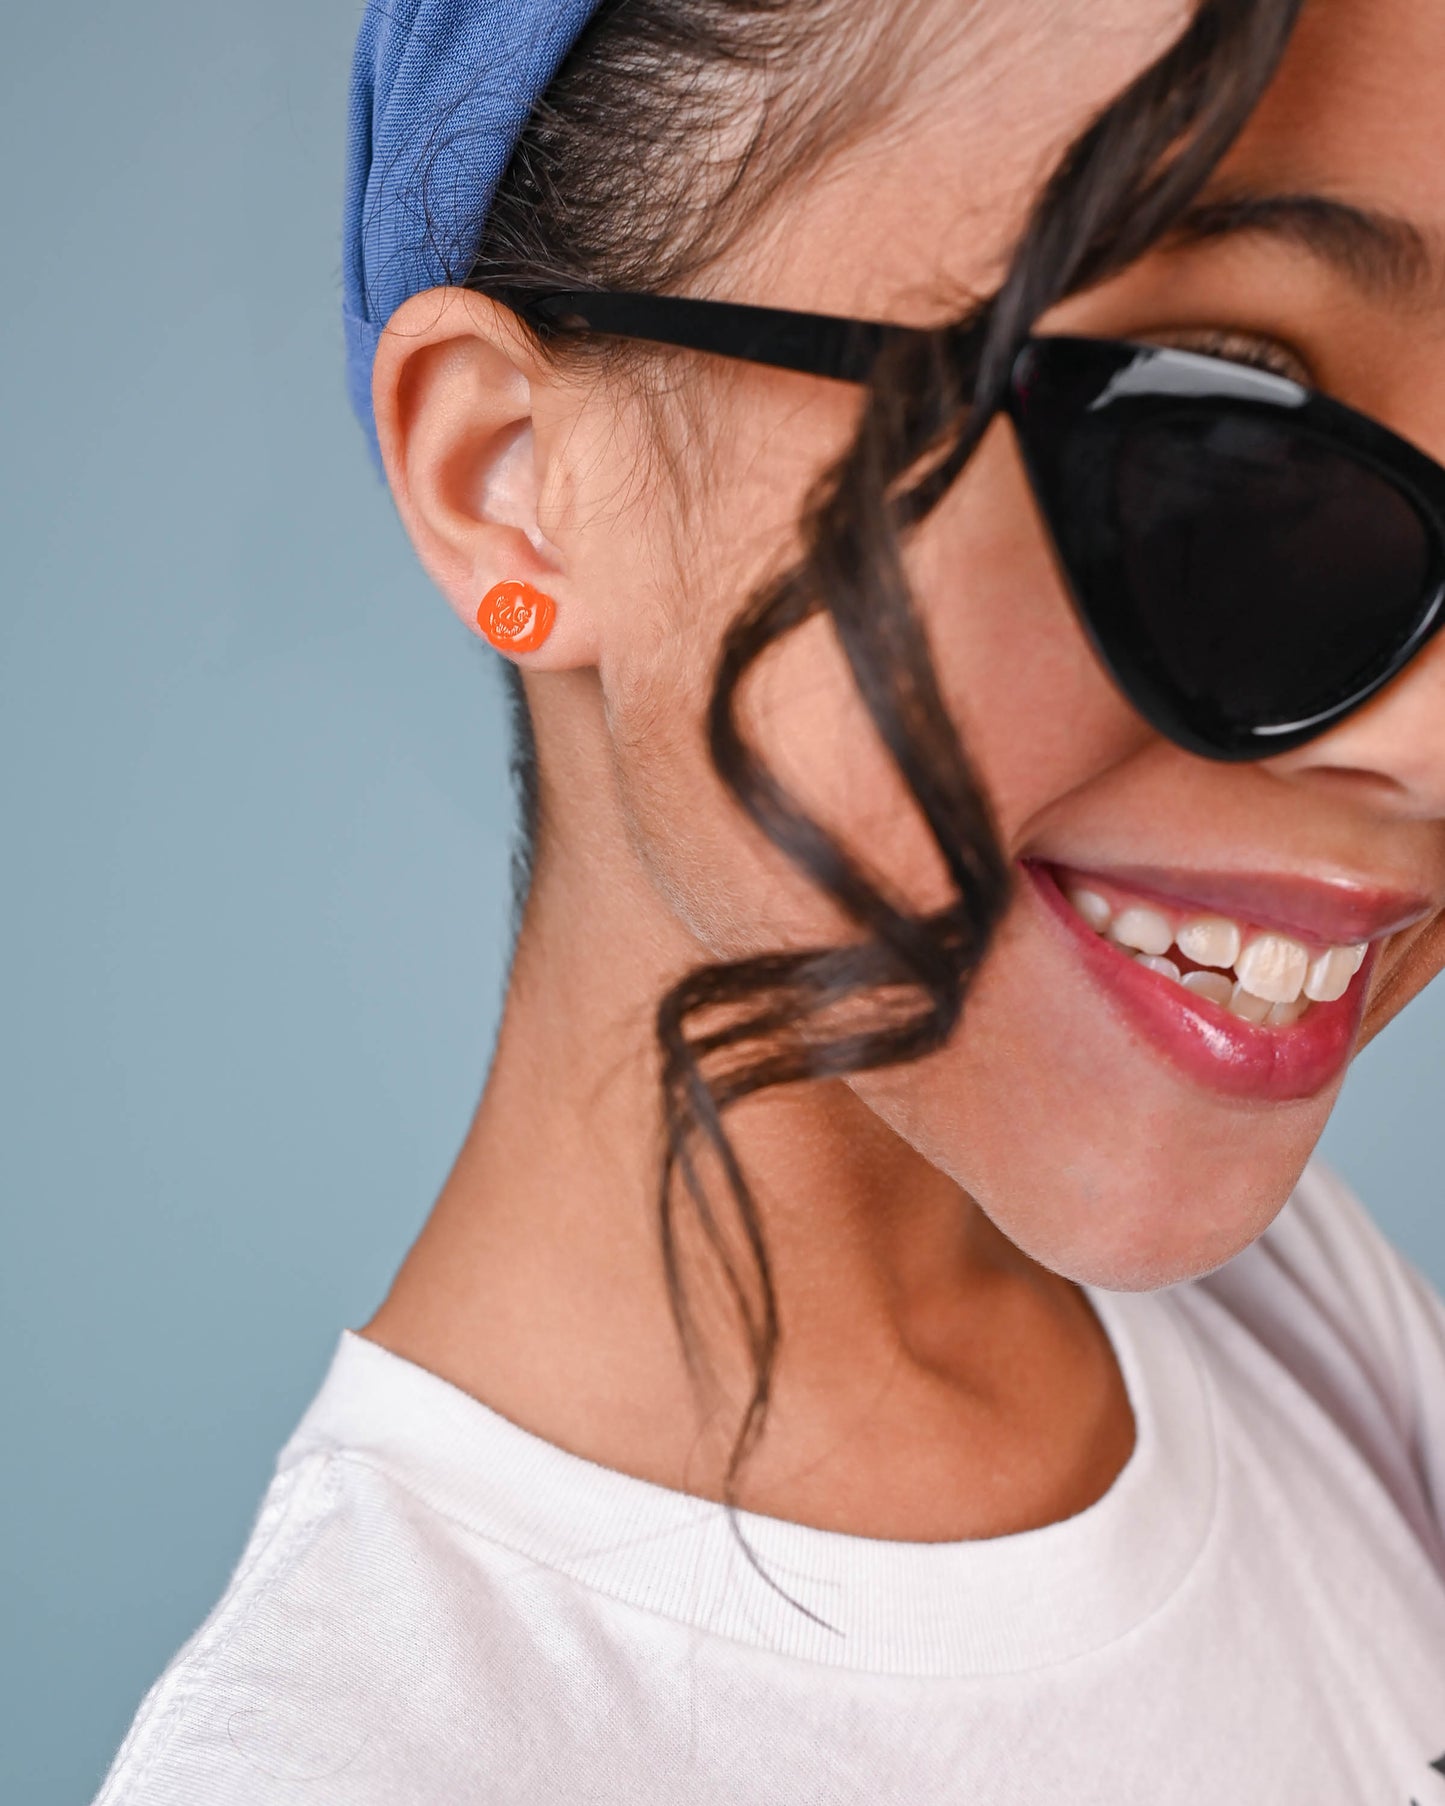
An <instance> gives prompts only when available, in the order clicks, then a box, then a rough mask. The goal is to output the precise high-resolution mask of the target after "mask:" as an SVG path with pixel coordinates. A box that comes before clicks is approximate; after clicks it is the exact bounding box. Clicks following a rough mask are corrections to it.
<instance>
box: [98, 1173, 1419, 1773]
mask: <svg viewBox="0 0 1445 1806" xmlns="http://www.w3.org/2000/svg"><path fill="white" fill-rule="evenodd" d="M1090 1297H1091V1299H1092V1301H1093V1303H1094V1305H1095V1307H1096V1309H1097V1310H1098V1312H1099V1315H1100V1318H1101V1320H1102V1322H1103V1324H1104V1326H1105V1328H1106V1330H1107V1332H1108V1334H1109V1336H1110V1338H1111V1339H1112V1341H1113V1344H1114V1347H1115V1349H1116V1351H1117V1353H1118V1357H1119V1361H1120V1364H1121V1366H1122V1369H1123V1373H1124V1378H1125V1381H1126V1383H1127V1386H1128V1390H1129V1397H1130V1399H1131V1402H1132V1404H1133V1409H1134V1415H1135V1419H1136V1425H1137V1442H1136V1447H1135V1450H1134V1453H1133V1455H1132V1456H1131V1458H1130V1459H1129V1461H1128V1463H1127V1464H1126V1466H1125V1468H1124V1470H1123V1472H1122V1473H1121V1474H1120V1476H1119V1478H1118V1479H1117V1481H1116V1482H1115V1484H1114V1485H1113V1487H1112V1488H1111V1489H1110V1490H1109V1492H1108V1493H1107V1494H1106V1495H1105V1496H1104V1497H1103V1498H1102V1499H1101V1500H1100V1501H1099V1502H1098V1503H1097V1504H1095V1505H1092V1506H1090V1507H1089V1509H1088V1510H1086V1511H1084V1512H1081V1513H1080V1514H1079V1515H1078V1516H1076V1517H1073V1518H1070V1519H1068V1520H1066V1521H1065V1522H1063V1523H1059V1524H1053V1525H1050V1526H1048V1527H1047V1528H1045V1529H1042V1530H1033V1531H1028V1532H1025V1533H1023V1534H1021V1535H1018V1536H1007V1537H1000V1538H997V1539H994V1540H988V1541H980V1542H967V1543H931V1544H930V1543H898V1542H885V1541H872V1540H869V1539H867V1538H862V1537H852V1536H844V1535H839V1534H836V1533H834V1532H830V1531H822V1530H816V1529H810V1528H806V1527H803V1526H800V1525H796V1524H789V1523H786V1522H783V1521H781V1520H779V1519H774V1518H766V1517H760V1516H754V1515H750V1514H743V1516H742V1518H741V1525H742V1528H743V1530H744V1532H745V1534H746V1536H747V1538H748V1540H749V1542H750V1543H751V1545H752V1547H753V1549H754V1551H755V1553H756V1554H757V1556H758V1559H759V1561H760V1562H761V1564H762V1566H763V1567H764V1569H765V1570H766V1571H767V1573H768V1574H770V1575H771V1576H772V1577H773V1578H774V1579H775V1580H776V1581H777V1583H778V1584H779V1586H781V1587H782V1588H784V1589H786V1591H787V1592H788V1593H791V1594H792V1595H793V1597H794V1598H795V1599H797V1600H799V1601H801V1602H802V1604H803V1605H804V1606H806V1608H807V1613H806V1614H805V1613H804V1612H802V1611H799V1610H797V1609H796V1608H795V1607H794V1606H793V1605H791V1604H789V1603H788V1601H787V1600H786V1599H784V1598H783V1597H781V1596H780V1594H779V1592H777V1591H775V1590H773V1588H771V1587H770V1586H769V1585H768V1583H767V1582H766V1581H765V1580H764V1579H762V1578H760V1577H759V1575H758V1574H757V1573H756V1572H755V1571H754V1570H753V1568H752V1567H751V1566H750V1565H749V1563H748V1561H747V1560H746V1558H745V1557H744V1556H743V1554H742V1553H741V1551H740V1550H739V1548H738V1546H737V1543H736V1541H735V1540H734V1538H733V1536H732V1534H731V1533H730V1530H729V1527H728V1523H727V1520H726V1517H725V1514H724V1513H723V1511H722V1509H721V1507H719V1506H717V1505H712V1504H709V1503H707V1502H706V1501H703V1500H699V1499H695V1498H691V1497H689V1496H687V1495H686V1494H682V1493H675V1492H671V1491H668V1490H667V1489H665V1488H662V1487H657V1486H654V1485H651V1484H649V1483H648V1482H645V1481H642V1480H637V1479H634V1478H631V1477H630V1476H627V1475H623V1474H619V1473H616V1472H614V1471H612V1470H611V1469H607V1468H602V1467H598V1466H595V1465H593V1464H592V1463H590V1462H588V1461H585V1460H582V1459H581V1458H580V1457H578V1456H575V1455H571V1454H568V1453H566V1452H565V1451H563V1450H561V1449H559V1448H557V1447H555V1446H554V1445H552V1444H550V1443H548V1442H545V1441H543V1440H541V1439H540V1438H539V1437H536V1436H534V1435H531V1434H530V1433H529V1432H527V1431H525V1430H522V1429H519V1428H518V1427H517V1426H516V1425H515V1424H513V1423H510V1422H509V1421H507V1420H506V1419H505V1418H503V1417H501V1416H499V1415H498V1414H497V1413H496V1412H494V1411H491V1410H489V1409H488V1408H487V1407H486V1406H485V1405H482V1404H480V1403H478V1402H477V1401H476V1400H475V1399H473V1398H470V1397H468V1396H467V1395H466V1394H464V1393H462V1392H460V1391H458V1390H456V1389H455V1388H454V1387H452V1386H450V1385H448V1384H447V1383H446V1382H445V1381H443V1380H440V1379H438V1378H436V1376H435V1375H433V1374H430V1373H428V1372H426V1371H424V1370H423V1369H422V1368H419V1367H416V1366H414V1365H412V1364H411V1363H410V1362H408V1361H404V1360H401V1359H399V1358H398V1357H397V1356H395V1355H392V1354H389V1353H387V1352H386V1351H385V1350H383V1349H381V1348H378V1347H376V1346H375V1345H374V1344H372V1343H370V1342H368V1341H366V1340H364V1339H362V1338H360V1337H358V1336H355V1335H352V1334H350V1333H349V1332H347V1333H345V1334H343V1335H342V1338H341V1344H340V1347H339V1348H338V1350H337V1352H336V1356H335V1359H334V1362H333V1364H332V1367H331V1370H330V1372H329V1374H328V1375H327V1377H326V1380H325V1383H324V1385H323V1386H322V1388H321V1391H320V1393H319V1394H318V1396H317V1397H316V1399H315V1401H314V1402H313V1404H312V1405H311V1407H310V1408H309V1410H308V1411H307V1413H306V1415H305V1416H304V1418H303V1419H302V1422H301V1424H300V1426H299V1428H298V1429H297V1431H296V1433H295V1435H294V1436H293V1437H292V1439H291V1441H290V1442H289V1443H288V1444H287V1446H286V1448H285V1449H284V1451H283V1452H282V1454H281V1456H280V1460H279V1464H278V1468H277V1473H276V1477H275V1479H274V1481H273V1482H272V1485H271V1487H270V1490H269V1492H268V1493H267V1495H266V1498H265V1501H264V1504H263V1505H262V1508H261V1512H260V1516H259V1518H258V1520H257V1523H256V1526H255V1530H254V1532H253V1533H252V1536H251V1539H250V1542H249V1544H248V1546H247V1549H246V1551H245V1554H244V1556H243V1557H242V1560H241V1562H240V1565H239V1567H238V1568H237V1570H236V1573H235V1576H234V1577H233V1579H232V1581H231V1583H230V1585H229V1587H228V1589H227V1591H226V1593H225V1595H224V1597H223V1598H222V1600H221V1602H220V1604H219V1605H218V1606H217V1607H216V1609H215V1611H214V1612H213V1613H212V1614H211V1616H210V1617H209V1618H208V1619H207V1620H206V1622H205V1623H204V1624H203V1625H202V1627H201V1628H200V1630H199V1631H197V1633H196V1634H195V1636H193V1637H192V1638H191V1640H190V1641H189V1642H188V1643H187V1644H186V1646H185V1647H184V1648H183V1649H182V1650H181V1652H180V1653H179V1654H178V1655H177V1656H176V1658H175V1660H174V1661H173V1662H172V1663H171V1665H170V1667H169V1668H168V1669H167V1670H166V1672H165V1673H164V1674H163V1675H162V1677H161V1678H160V1680H159V1681H158V1682H157V1683H156V1685H155V1686H154V1687H153V1688H152V1689H151V1691H150V1693H149V1694H148V1695H147V1696H146V1699H145V1701H144V1703H143V1704H142V1706H141V1708H140V1712H139V1714H138V1716H137V1718H136V1721H135V1724H134V1726H133V1727H132V1729H131V1732H130V1734H129V1736H128V1737H127V1739H126V1742H125V1744H124V1745H123V1747H122V1749H121V1751H120V1754H119V1755H118V1756H117V1758H116V1762H115V1766H114V1768H113V1769H112V1771H111V1774H110V1777H109V1779H108V1780H107V1782H106V1784H105V1786H104V1787H103V1788H102V1790H101V1793H100V1796H99V1802H98V1806H101V1803H103V1806H241V1803H242V1802H244V1803H245V1806H323V1803H324V1806H452V1803H455V1806H492V1803H498V1806H500V1803H502V1802H505V1803H506V1806H582V1803H583V1802H599V1803H601V1802H606V1803H607V1806H612V1803H614V1802H615V1803H617V1806H623V1803H625V1806H712V1803H717V1806H722V1803H723V1802H726V1803H727V1806H845V1803H847V1806H894V1803H895V1802H896V1803H897V1806H944V1803H945V1802H946V1803H947V1806H1095V1803H1097V1806H1133V1803H1135V1802H1137V1803H1138V1806H1145V1803H1146V1802H1147V1806H1184V1803H1185V1802H1188V1806H1205V1803H1207V1806H1411V1802H1412V1801H1414V1802H1416V1803H1417V1806H1445V1535H1442V1525H1445V1307H1442V1304H1441V1301H1440V1299H1439V1298H1438V1297H1437V1296H1436V1295H1435V1294H1434V1293H1433V1292H1431V1291H1430V1289H1429V1288H1428V1287H1427V1286H1426V1285H1425V1284H1424V1282H1423V1281H1422V1280H1421V1279H1420V1278H1419V1277H1418V1276H1417V1275H1416V1274H1415V1273H1414V1272H1413V1271H1412V1270H1411V1269H1410V1268H1409V1267H1408V1266H1407V1265H1406V1263H1405V1262H1404V1261H1403V1260H1402V1259H1401V1257H1400V1256H1399V1255H1397V1254H1396V1253H1395V1252H1394V1251H1393V1250H1392V1249H1391V1248H1390V1247H1389V1246H1388V1244H1387V1243H1386V1242H1385V1241H1384V1240H1383V1238H1382V1237H1381V1235H1380V1234H1379V1232H1378V1231H1377V1230H1376V1229H1375V1228H1374V1227H1373V1225H1372V1224H1371V1223H1370V1221H1369V1220H1368V1218H1367V1217H1366V1216H1365V1215H1364V1214H1363V1212H1362V1211H1361V1210H1360V1208H1359V1206H1358V1205H1357V1204H1356V1203H1355V1202H1354V1201H1353V1200H1352V1199H1351V1198H1350V1197H1349V1195H1348V1194H1347V1193H1346V1192H1344V1190H1343V1188H1342V1187H1341V1186H1340V1185H1339V1182H1338V1181H1337V1180H1335V1179H1333V1178H1332V1177H1331V1176H1330V1175H1328V1174H1327V1173H1325V1172H1323V1171H1321V1170H1320V1169H1318V1168H1312V1169H1311V1171H1310V1172H1309V1173H1308V1174H1307V1175H1306V1178H1305V1179H1304V1180H1303V1181H1302V1183H1301V1186H1300V1188H1299V1190H1298V1191H1297V1193H1296V1195H1295V1197H1294V1198H1293V1199H1292V1201H1291V1202H1290V1204H1289V1205H1288V1206H1287V1207H1286V1209H1285V1210H1284V1212H1283V1213H1282V1215H1281V1216H1280V1218H1279V1220H1278V1221H1277V1222H1276V1223H1275V1224H1274V1225H1273V1227H1271V1229H1270V1230H1269V1231H1268V1232H1267V1233H1266V1234H1265V1236H1264V1237H1263V1238H1262V1240H1261V1241H1260V1242H1259V1243H1257V1244H1256V1245H1255V1246H1254V1247H1252V1248H1250V1249H1248V1250H1246V1251H1245V1252H1244V1253H1243V1254H1241V1255H1240V1256H1238V1257H1237V1258H1236V1259H1235V1260H1233V1261H1231V1262H1230V1263H1229V1265H1228V1266H1227V1267H1225V1268H1223V1269H1221V1271H1220V1272H1218V1273H1216V1274H1214V1275H1213V1276H1211V1277H1210V1278H1208V1279H1204V1280H1199V1281H1195V1282H1193V1283H1190V1284H1188V1285H1182V1286H1176V1287H1172V1288H1170V1289H1168V1290H1166V1291H1162V1292H1156V1293H1153V1294H1140V1295H1128V1294H1111V1293H1104V1292H1091V1293H1090Z"/></svg>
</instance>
